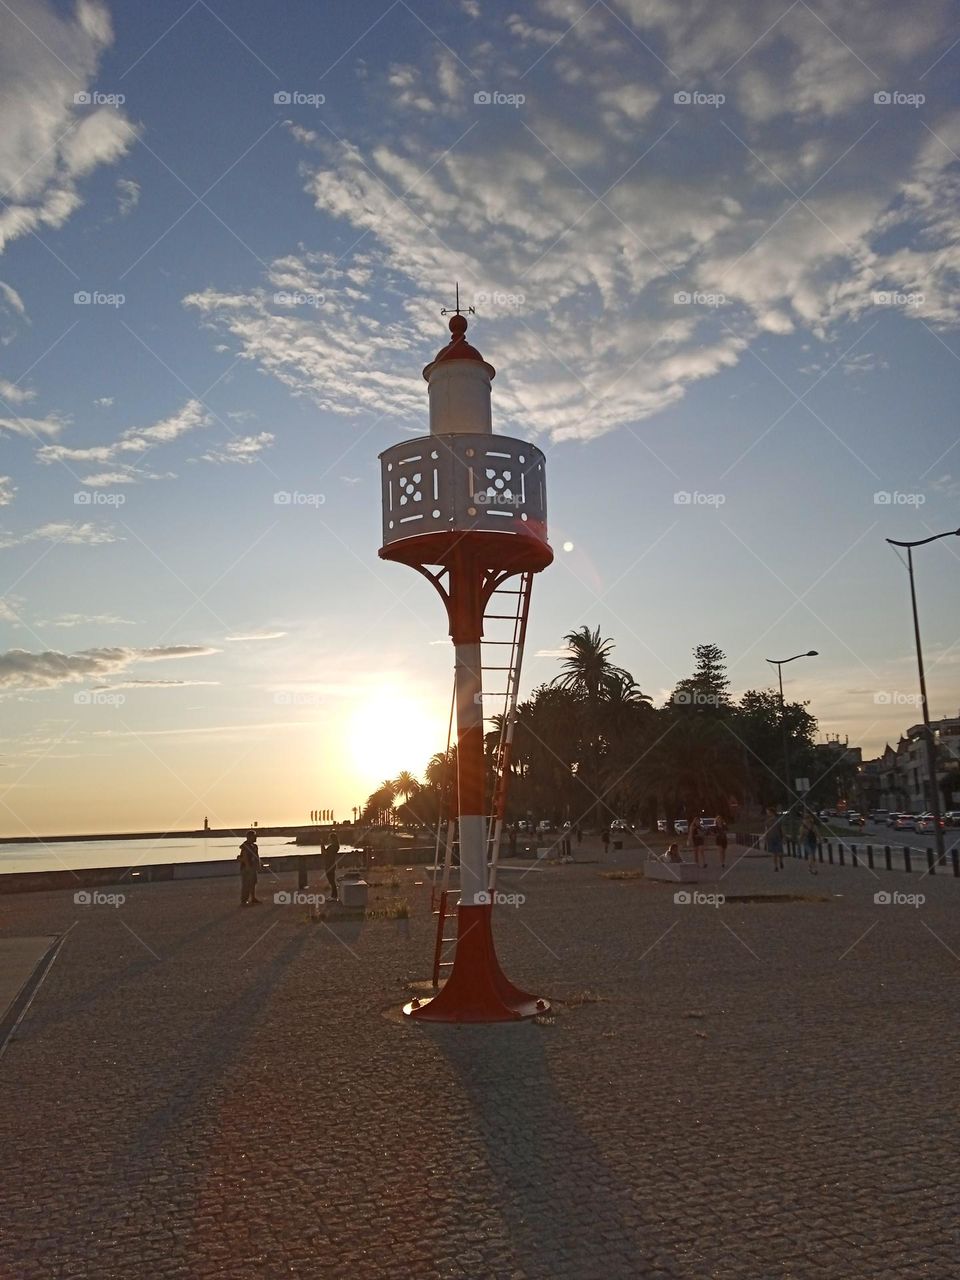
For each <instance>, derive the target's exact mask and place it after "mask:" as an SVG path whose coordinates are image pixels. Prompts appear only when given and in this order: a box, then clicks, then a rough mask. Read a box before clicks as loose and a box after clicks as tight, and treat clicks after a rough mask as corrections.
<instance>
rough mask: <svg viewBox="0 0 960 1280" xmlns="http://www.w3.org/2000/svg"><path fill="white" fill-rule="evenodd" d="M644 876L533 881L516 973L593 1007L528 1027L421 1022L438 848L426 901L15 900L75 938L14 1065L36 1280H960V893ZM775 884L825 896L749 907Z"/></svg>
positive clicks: (19, 927) (826, 873)
mask: <svg viewBox="0 0 960 1280" xmlns="http://www.w3.org/2000/svg"><path fill="white" fill-rule="evenodd" d="M736 852H737V851H735V850H733V849H731V854H732V855H734V854H735V853H736ZM581 856H583V857H584V858H585V857H587V856H588V851H587V850H586V848H585V850H584V851H582V855H581ZM619 859H620V862H621V863H622V864H624V865H629V864H631V863H635V862H636V854H631V853H630V852H626V853H622V854H620V855H619ZM609 869H610V868H609V866H608V867H606V868H605V867H604V866H602V865H598V864H595V863H594V864H587V863H583V864H578V865H574V866H564V867H557V868H552V869H548V870H546V871H543V872H541V873H537V874H535V875H534V874H531V875H528V876H525V877H522V878H521V877H520V876H518V875H516V874H513V875H509V876H506V875H505V876H504V877H503V879H502V882H501V887H502V888H503V889H504V891H506V892H521V893H524V894H525V895H526V901H525V902H524V903H523V904H522V905H521V906H519V907H516V908H513V907H508V906H501V907H498V908H497V921H496V931H497V935H498V940H499V948H500V954H501V958H502V960H503V964H504V968H505V970H506V972H507V973H508V974H509V975H510V977H512V978H513V979H514V980H516V981H518V982H520V983H522V984H524V985H526V986H528V987H529V988H530V989H531V990H533V991H535V992H536V993H538V994H545V995H548V996H550V997H552V998H553V999H554V1000H555V1001H557V1002H558V1004H557V1006H556V1015H555V1017H552V1018H551V1019H548V1020H545V1021H544V1022H542V1023H541V1024H539V1025H535V1024H524V1025H520V1026H509V1027H466V1028H453V1027H442V1028H436V1027H435V1028H428V1027H424V1026H411V1025H409V1024H408V1023H404V1022H403V1021H402V1020H401V1019H400V1018H399V1017H398V1016H396V1013H397V1010H398V1009H399V1006H400V1004H401V1003H402V1001H403V999H404V998H405V997H406V996H407V995H408V994H409V992H410V990H411V985H410V984H411V982H413V981H417V980H422V979H424V978H425V977H426V976H427V973H428V964H429V958H430V954H431V946H432V938H431V921H430V917H429V897H428V890H427V888H426V887H425V886H422V885H421V886H415V885H414V883H413V881H414V878H415V874H411V873H407V872H405V871H403V869H401V870H400V873H399V876H400V880H401V887H400V889H399V890H396V889H394V888H391V887H390V886H389V885H388V884H387V883H384V885H383V886H381V888H380V889H378V893H379V894H380V895H381V897H384V896H385V897H386V898H388V899H389V898H395V897H397V896H401V897H406V898H407V900H408V901H409V902H410V904H411V910H412V915H411V919H410V921H409V922H406V921H402V920H390V919H388V920H379V921H370V920H368V921H365V922H363V923H359V922H348V923H340V924H338V925H336V926H334V927H328V926H326V925H321V924H317V923H311V922H309V921H308V920H307V918H306V913H305V911H304V910H303V909H302V908H299V907H294V906H277V905H274V904H273V903H272V902H271V901H269V899H270V896H271V895H270V889H271V886H270V885H269V884H263V888H264V889H266V890H267V892H266V893H264V895H263V896H265V897H267V898H268V902H267V903H266V904H265V905H263V906H260V907H256V908H252V909H247V910H241V909H240V908H239V906H238V905H237V900H238V891H237V885H235V884H234V883H232V882H224V881H222V880H207V881H202V880H201V881H196V882H194V883H184V884H180V883H171V884H167V885H164V884H155V885H141V886H134V887H131V888H126V889H123V890H122V892H124V893H125V894H126V895H127V897H126V901H125V902H123V903H122V904H121V905H119V906H111V905H108V904H105V903H100V904H93V905H88V906H80V905H75V904H74V902H73V897H72V895H71V894H69V893H62V892H57V893H42V894H30V895H20V896H16V897H3V898H0V936H5V937H9V936H19V935H28V934H40V933H59V932H63V931H64V930H66V929H70V930H71V931H70V933H69V936H68V937H67V940H66V943H65V945H64V947H63V949H62V951H61V953H60V955H59V958H58V959H57V961H56V963H55V964H54V966H53V968H52V969H51V971H50V973H49V975H48V977H47V978H46V980H45V982H44V983H43V985H42V986H41V988H40V990H39V992H38V994H37V996H36V998H35V1000H34V1002H33V1005H32V1006H31V1008H30V1011H29V1013H28V1014H27V1016H26V1018H25V1020H24V1022H23V1024H22V1025H21V1028H20V1031H19V1033H18V1035H17V1036H16V1038H15V1039H14V1040H13V1041H11V1043H10V1045H9V1046H8V1048H7V1051H6V1053H5V1054H4V1056H3V1057H2V1059H0V1087H2V1090H3V1099H4V1104H5V1105H4V1107H3V1109H2V1114H0V1141H2V1143H3V1150H4V1152H5V1153H6V1160H5V1178H4V1188H3V1191H2V1204H0V1230H2V1232H3V1237H2V1243H0V1277H3V1280H12V1278H15V1280H21V1278H23V1280H33V1278H34V1277H36V1278H37V1280H39V1278H40V1277H43V1278H44V1280H47V1278H48V1277H61V1276H63V1277H68V1276H70V1277H73V1276H76V1277H96V1278H97V1280H101V1278H102V1280H113V1278H114V1277H115V1278H116V1280H133V1278H139V1277H150V1278H154V1277H156V1278H158V1280H162V1278H166V1277H190V1280H197V1278H203V1277H208V1276H228V1277H237V1278H242V1277H260V1276H265V1277H275V1276H276V1277H283V1276H302V1277H314V1276H324V1277H325V1276H341V1275H342V1276H351V1277H354V1276H357V1277H374V1276H391V1277H392V1276H398V1277H403V1276H416V1277H454V1276H469V1277H487V1276H491V1277H501V1276H502V1277H510V1278H516V1280H523V1278H524V1277H529V1278H531V1280H532V1278H533V1277H551V1278H553V1277H577V1278H581V1277H582V1278H591V1277H597V1278H598V1280H600V1278H602V1280H612V1278H614V1277H621V1276H622V1277H651V1278H653V1277H662V1278H663V1280H668V1278H669V1280H680V1278H681V1277H683V1278H687V1277H696V1278H698V1280H699V1278H702V1277H724V1278H725V1277H730V1278H731V1280H732V1278H740V1277H747V1278H749V1280H775V1278H778V1277H795V1278H797V1280H800V1278H804V1280H805V1278H806V1277H817V1278H818V1280H820V1278H822V1277H836V1278H838V1280H854V1278H859V1277H898V1278H904V1280H912V1278H913V1277H918V1278H919V1277H938V1278H942V1280H956V1277H957V1275H958V1274H960V1239H958V1234H960V1233H958V1228H957V1214H956V1193H955V1188H954V1182H955V1178H956V1134H957V1131H958V1129H957V1120H958V1117H957V1102H956V1090H955V1088H954V1086H953V1075H954V1072H955V1067H956V1062H957V1055H958V1049H960V1029H958V1020H957V1003H958V991H960V882H956V881H953V880H952V879H947V878H945V877H943V876H942V875H940V876H937V877H923V878H921V877H920V876H919V875H916V876H912V877H908V876H904V875H902V874H901V875H896V874H881V873H878V875H877V876H876V877H875V876H873V875H871V874H870V873H869V872H868V871H867V870H866V869H859V870H853V869H849V868H847V869H839V868H830V869H824V870H823V871H822V873H821V874H820V875H819V876H817V877H816V878H814V877H813V876H811V875H809V874H808V873H807V872H806V871H805V870H804V869H803V868H802V866H800V865H798V864H796V863H788V866H787V869H786V871H785V872H784V873H782V874H777V875H775V874H773V873H772V869H771V868H770V866H769V865H768V864H767V863H766V861H765V860H763V859H757V858H750V859H744V860H743V861H741V862H740V863H738V864H737V866H736V867H735V868H734V870H733V871H732V872H731V873H730V874H728V876H727V877H726V878H725V879H724V880H723V881H722V882H721V883H720V884H719V885H704V886H702V889H701V892H703V893H716V892H722V893H724V894H726V895H727V896H728V901H727V902H726V903H725V904H724V905H722V906H712V905H709V904H708V903H706V902H695V901H694V902H688V903H682V902H679V903H678V902H675V901H674V890H673V888H672V887H671V886H670V885H659V884H651V883H644V882H642V881H640V880H638V879H636V878H633V879H610V878H607V876H606V875H605V874H604V872H605V871H609ZM380 875H381V877H382V878H383V879H384V881H385V882H386V880H387V879H388V878H389V873H388V874H387V875H386V876H383V873H380ZM374 878H377V877H374ZM285 879H286V880H289V879H291V877H286V878H285ZM281 887H283V888H286V889H289V888H291V887H292V885H291V884H290V883H284V884H283V885H282V886H281ZM774 891H776V892H779V893H781V894H789V893H795V894H801V895H813V896H814V897H819V898H822V900H802V901H794V902H779V903H775V902H756V901H754V902H751V901H735V900H733V899H734V898H735V897H736V896H737V895H748V896H749V895H750V894H753V893H770V892H774ZM878 891H886V892H888V893H892V892H894V891H896V892H897V893H900V894H908V893H913V894H923V895H924V896H925V897H926V901H925V902H924V903H923V904H922V905H919V906H913V905H908V904H906V903H904V902H890V903H876V902H875V901H874V894H875V893H876V892H878Z"/></svg>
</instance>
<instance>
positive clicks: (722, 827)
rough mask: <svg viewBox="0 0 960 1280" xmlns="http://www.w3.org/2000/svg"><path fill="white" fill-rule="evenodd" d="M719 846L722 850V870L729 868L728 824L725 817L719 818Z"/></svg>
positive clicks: (717, 829)
mask: <svg viewBox="0 0 960 1280" xmlns="http://www.w3.org/2000/svg"><path fill="white" fill-rule="evenodd" d="M715 839H716V842H717V848H718V849H719V850H720V870H721V871H726V869H727V824H726V823H725V822H724V820H723V818H720V817H718V818H717V826H716V832H715Z"/></svg>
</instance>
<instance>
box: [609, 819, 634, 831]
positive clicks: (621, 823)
mask: <svg viewBox="0 0 960 1280" xmlns="http://www.w3.org/2000/svg"><path fill="white" fill-rule="evenodd" d="M610 830H611V831H629V830H630V823H629V822H628V821H627V820H626V818H614V820H613V821H612V822H611V823H610Z"/></svg>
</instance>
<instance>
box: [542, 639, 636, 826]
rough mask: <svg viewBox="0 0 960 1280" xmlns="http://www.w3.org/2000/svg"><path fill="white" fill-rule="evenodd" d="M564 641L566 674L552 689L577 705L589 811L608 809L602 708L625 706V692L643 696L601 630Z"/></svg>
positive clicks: (581, 770) (580, 765) (580, 770)
mask: <svg viewBox="0 0 960 1280" xmlns="http://www.w3.org/2000/svg"><path fill="white" fill-rule="evenodd" d="M564 641H565V642H566V645H567V648H568V651H569V652H568V654H567V656H566V657H565V658H564V659H563V662H562V666H563V671H562V672H561V674H560V675H559V676H557V677H556V679H554V680H553V681H552V686H553V687H554V688H555V689H558V690H560V691H562V692H566V693H569V694H571V695H572V696H573V698H574V700H575V703H576V704H577V710H578V712H579V715H578V717H577V718H578V720H579V727H580V732H581V735H582V746H583V750H582V756H581V758H580V759H579V760H578V767H577V776H578V778H580V779H581V781H582V783H583V786H584V787H585V788H586V790H587V792H588V793H589V797H590V799H589V800H588V801H587V805H586V808H587V811H590V810H592V809H595V808H607V809H609V805H606V803H605V800H604V797H603V796H602V795H601V790H600V788H601V773H602V764H601V762H602V756H603V747H604V740H603V719H602V714H601V708H602V706H603V704H604V702H609V701H611V700H616V701H619V702H623V700H624V692H625V691H627V693H628V694H629V696H630V697H632V698H633V699H634V700H635V701H640V700H643V699H644V695H643V694H642V693H640V692H639V690H638V689H637V688H636V683H635V681H634V679H633V676H631V674H630V672H629V671H626V670H624V668H623V667H618V666H616V665H615V663H614V662H613V661H612V659H611V657H610V655H611V653H612V652H613V649H614V647H615V646H614V642H613V641H612V640H607V639H604V638H603V637H602V636H601V635H600V628H599V627H597V628H596V629H595V630H593V631H591V630H590V628H589V627H586V626H583V627H580V628H579V630H577V631H570V632H568V633H567V634H566V635H565V636H564Z"/></svg>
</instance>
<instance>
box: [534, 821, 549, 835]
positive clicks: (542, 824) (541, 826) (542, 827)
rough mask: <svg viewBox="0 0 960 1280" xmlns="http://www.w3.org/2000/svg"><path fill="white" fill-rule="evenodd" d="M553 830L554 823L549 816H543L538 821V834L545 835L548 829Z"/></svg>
mask: <svg viewBox="0 0 960 1280" xmlns="http://www.w3.org/2000/svg"><path fill="white" fill-rule="evenodd" d="M552 830H553V823H552V822H551V821H550V819H549V818H541V819H540V821H539V822H538V823H537V834H538V835H544V834H545V833H546V832H548V831H552Z"/></svg>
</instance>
